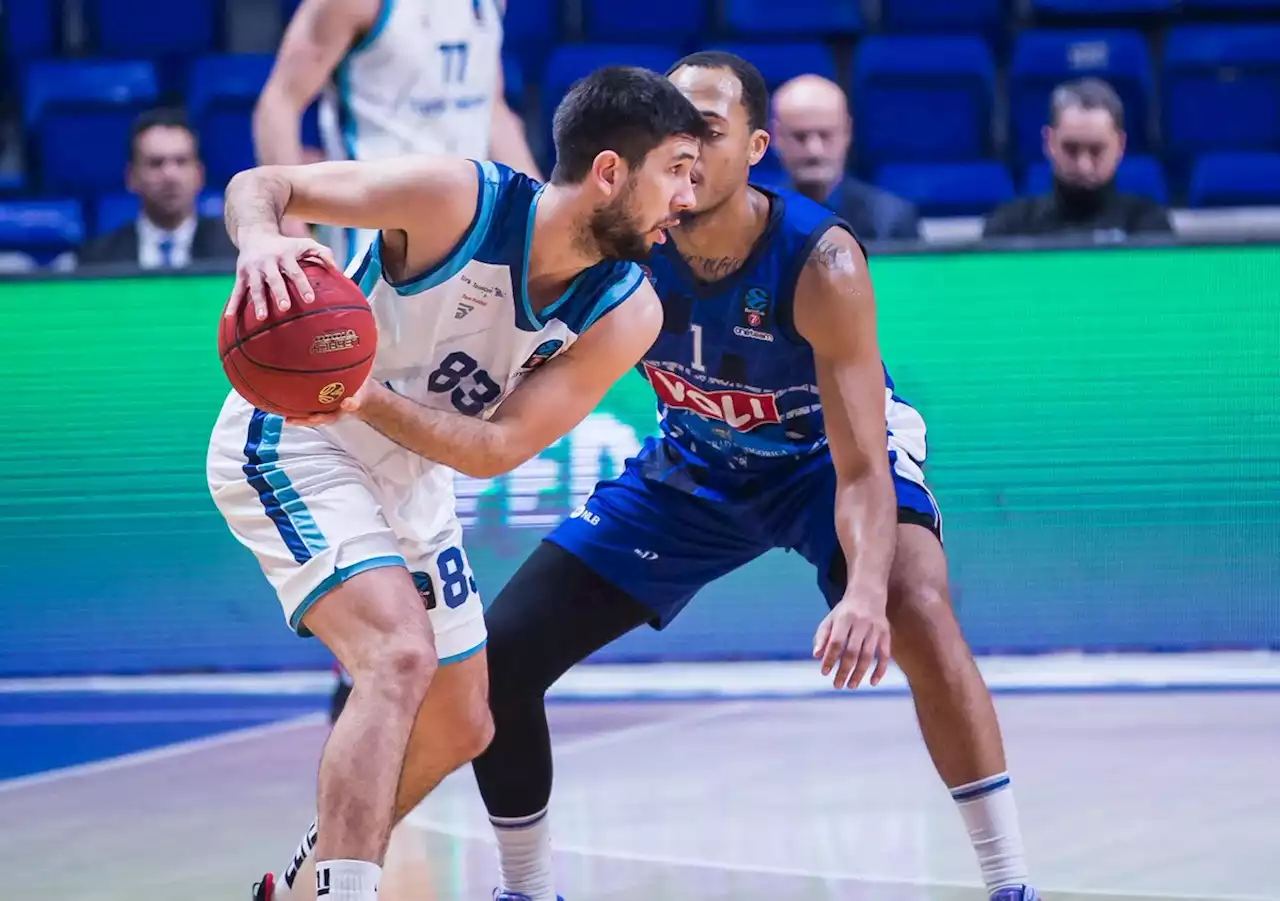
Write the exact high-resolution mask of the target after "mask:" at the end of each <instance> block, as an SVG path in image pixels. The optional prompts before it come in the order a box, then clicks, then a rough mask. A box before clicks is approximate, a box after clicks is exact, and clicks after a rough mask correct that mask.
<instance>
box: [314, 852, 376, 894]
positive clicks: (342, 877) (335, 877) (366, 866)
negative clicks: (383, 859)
mask: <svg viewBox="0 0 1280 901" xmlns="http://www.w3.org/2000/svg"><path fill="white" fill-rule="evenodd" d="M381 877H382V867H380V866H378V865H377V864H376V863H370V862H369V861H367V860H319V861H316V901H378V880H379V879H380V878H381Z"/></svg>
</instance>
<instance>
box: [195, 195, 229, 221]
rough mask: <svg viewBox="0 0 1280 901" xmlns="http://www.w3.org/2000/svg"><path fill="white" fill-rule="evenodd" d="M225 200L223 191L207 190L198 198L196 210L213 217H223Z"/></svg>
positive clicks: (200, 213) (202, 214)
mask: <svg viewBox="0 0 1280 901" xmlns="http://www.w3.org/2000/svg"><path fill="white" fill-rule="evenodd" d="M224 200H225V198H224V197H223V196H222V192H221V191H205V192H204V193H203V194H201V195H200V196H199V197H197V198H196V212H197V213H198V214H199V215H201V216H208V217H210V218H211V219H221V218H222V212H223V201H224Z"/></svg>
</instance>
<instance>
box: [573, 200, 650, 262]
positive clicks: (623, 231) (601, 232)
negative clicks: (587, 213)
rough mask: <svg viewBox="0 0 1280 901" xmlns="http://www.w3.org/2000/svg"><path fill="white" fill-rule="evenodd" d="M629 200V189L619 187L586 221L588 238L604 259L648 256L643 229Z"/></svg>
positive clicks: (628, 258)
mask: <svg viewBox="0 0 1280 901" xmlns="http://www.w3.org/2000/svg"><path fill="white" fill-rule="evenodd" d="M630 200H631V191H630V189H628V190H625V191H622V192H621V193H620V194H618V196H617V197H615V198H613V199H612V200H610V201H609V202H608V203H607V204H605V205H604V206H602V207H598V208H597V209H596V210H595V211H593V212H592V214H591V218H590V219H589V220H588V221H587V230H588V231H589V232H590V234H591V241H592V243H593V244H595V246H596V249H597V250H598V251H599V253H600V256H602V257H604V259H606V260H633V261H636V262H641V261H643V260H645V259H647V258H648V256H649V244H650V242H649V240H648V238H647V237H646V235H647V232H646V231H645V229H644V228H643V226H642V225H641V224H640V223H639V222H638V221H636V216H635V215H634V214H633V213H632V212H631V204H630Z"/></svg>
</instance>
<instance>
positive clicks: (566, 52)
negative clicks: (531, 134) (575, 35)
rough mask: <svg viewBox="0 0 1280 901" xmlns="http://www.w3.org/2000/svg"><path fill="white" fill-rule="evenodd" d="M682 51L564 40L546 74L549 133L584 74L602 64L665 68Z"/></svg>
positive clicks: (544, 96)
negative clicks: (559, 109) (558, 107)
mask: <svg viewBox="0 0 1280 901" xmlns="http://www.w3.org/2000/svg"><path fill="white" fill-rule="evenodd" d="M516 5H519V4H516ZM680 55H681V54H680V51H679V50H677V49H676V48H675V47H669V46H664V45H660V44H563V45H561V46H559V47H557V48H555V50H553V51H552V53H551V57H550V58H549V59H548V60H547V67H546V70H545V71H544V72H543V75H542V114H543V120H544V122H545V125H546V129H547V134H548V135H549V134H550V133H551V117H552V115H553V114H554V113H555V109H556V105H557V104H558V103H559V102H560V98H562V97H563V96H564V95H565V92H566V91H568V90H569V88H570V87H572V86H573V83H574V82H576V81H577V80H578V79H580V78H582V77H583V76H586V75H590V74H591V73H592V72H593V71H595V70H596V69H598V68H600V67H601V66H642V67H644V68H646V69H653V70H654V71H656V72H665V71H666V70H667V69H668V68H669V67H670V66H671V64H672V63H674V62H675V61H676V60H677V59H679V58H680Z"/></svg>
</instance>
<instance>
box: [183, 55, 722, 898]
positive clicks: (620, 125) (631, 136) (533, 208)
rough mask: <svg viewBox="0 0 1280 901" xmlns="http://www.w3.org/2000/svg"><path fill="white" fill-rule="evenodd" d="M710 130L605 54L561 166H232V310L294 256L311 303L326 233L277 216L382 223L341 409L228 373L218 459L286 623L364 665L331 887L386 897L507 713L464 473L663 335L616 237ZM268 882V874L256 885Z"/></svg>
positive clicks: (343, 777) (658, 217) (322, 876)
mask: <svg viewBox="0 0 1280 901" xmlns="http://www.w3.org/2000/svg"><path fill="white" fill-rule="evenodd" d="M705 128H706V126H705V125H704V124H703V120H702V118H701V117H700V116H699V114H698V113H697V111H696V110H695V109H694V108H693V106H692V105H690V104H689V102H688V101H687V100H685V98H684V97H683V95H681V94H680V92H679V91H678V90H676V89H675V88H674V86H672V85H671V84H670V83H669V82H668V81H667V80H666V79H665V78H663V77H662V76H661V75H658V74H657V73H654V72H649V71H647V70H643V69H629V68H610V69H603V70H600V71H599V72H596V73H594V74H593V75H591V76H589V77H588V78H586V79H584V80H583V81H582V82H580V83H579V84H578V85H577V86H576V87H575V88H574V89H573V90H572V91H571V92H570V93H569V94H568V95H567V96H566V97H565V99H564V100H563V101H562V103H561V105H560V107H559V109H558V110H557V112H556V118H555V142H556V149H557V157H558V160H557V163H556V169H555V172H554V173H553V174H552V179H551V183H550V184H548V185H539V184H538V183H537V182H535V181H533V180H532V179H530V178H529V177H527V176H525V175H522V174H518V173H516V172H514V171H513V170H511V169H510V168H508V167H506V166H502V165H499V164H495V163H492V162H474V161H470V160H465V159H460V158H457V157H446V156H414V157H399V158H396V159H394V160H380V161H367V162H365V161H361V162H323V163H315V164H312V165H308V166H268V167H262V168H258V169H252V170H249V171H247V172H242V173H240V174H239V175H237V176H236V177H235V178H234V179H232V181H231V184H230V185H229V186H228V188H227V195H226V218H227V229H228V231H229V232H230V234H231V236H232V238H233V239H234V240H235V242H236V245H237V246H238V247H239V249H240V259H239V263H238V267H237V281H236V288H235V289H234V291H233V293H232V297H231V300H230V302H229V303H228V306H227V315H229V316H230V315H236V311H237V309H238V308H239V306H240V305H241V304H242V303H245V302H248V303H252V304H253V306H254V308H255V310H256V315H257V316H258V317H259V318H263V317H264V316H265V315H266V312H267V304H268V303H269V302H274V303H275V304H276V306H277V307H278V308H280V309H282V310H283V309H286V308H287V307H288V306H289V297H288V294H287V292H286V291H285V289H284V280H285V279H291V280H292V281H293V282H294V283H295V284H296V285H297V286H298V288H299V290H300V291H301V292H302V293H301V297H302V300H303V302H306V300H307V294H308V293H309V290H310V289H309V288H308V287H307V282H306V279H305V278H304V277H303V276H302V273H301V270H300V268H299V266H298V264H297V260H298V259H299V258H302V257H306V256H312V257H320V258H322V259H323V258H325V257H326V256H327V253H328V252H327V250H326V249H325V248H323V247H322V246H321V245H319V244H317V243H315V242H313V241H311V240H309V239H305V238H292V237H287V236H285V235H283V234H282V232H281V229H280V223H281V220H282V219H283V218H284V217H285V216H286V215H294V216H297V217H299V218H301V219H303V220H305V221H309V222H318V223H326V224H333V225H339V226H355V227H360V228H368V229H376V230H378V234H379V238H378V239H377V240H375V241H374V243H373V244H372V245H371V246H370V248H369V250H368V251H367V252H366V254H365V255H364V257H363V259H362V261H361V262H360V263H359V264H358V265H357V266H353V267H352V270H351V277H352V278H353V280H355V281H356V282H357V283H358V284H359V285H360V287H361V289H362V290H363V291H364V293H365V294H366V296H367V297H368V298H369V302H370V304H371V306H372V307H373V311H374V314H375V316H376V318H377V322H378V347H377V354H376V357H375V363H374V368H373V374H372V376H371V377H370V378H369V380H368V381H367V382H365V384H364V385H363V386H362V387H361V388H360V389H359V390H358V391H356V392H355V393H354V394H353V395H352V396H351V397H349V398H346V399H344V400H343V402H342V404H341V412H340V413H338V414H327V415H324V416H319V417H312V418H304V419H300V420H290V421H285V420H284V419H282V418H281V417H280V416H277V415H273V414H270V413H267V412H265V411H262V410H258V409H255V408H254V407H253V406H252V405H250V404H249V403H248V402H247V401H245V400H243V399H242V398H241V397H240V396H239V395H238V394H236V393H235V392H232V393H231V394H230V395H229V396H228V397H227V400H226V402H225V404H224V405H223V408H222V412H221V413H220V415H219V416H218V420H217V423H216V425H215V426H214V429H213V435H212V437H211V440H210V445H209V452H208V462H207V472H208V481H209V487H210V490H211V493H212V495H213V499H214V501H215V503H216V504H217V506H218V509H219V510H220V511H221V512H222V514H223V516H224V517H225V519H226V520H227V523H228V525H229V527H230V529H231V532H232V533H233V534H234V535H235V537H236V538H237V539H238V540H239V541H240V542H241V543H243V544H244V545H245V546H246V547H248V548H249V549H250V550H251V551H252V552H253V553H254V555H255V556H256V557H257V559H258V562H259V564H260V566H261V568H262V570H263V572H264V574H265V575H266V577H267V579H268V580H269V581H270V582H271V584H272V586H273V587H274V588H275V590H276V593H277V595H278V597H279V599H280V602H281V604H282V606H283V608H284V615H285V618H286V620H287V621H288V623H289V625H290V626H291V627H292V628H293V629H294V630H296V631H297V632H298V634H299V635H303V636H307V635H314V636H316V637H318V638H319V639H320V640H321V641H323V642H324V643H325V645H326V646H327V647H328V648H329V649H330V650H331V651H332V652H333V653H334V654H335V655H336V656H337V658H338V660H339V661H340V662H341V663H342V665H343V666H344V667H346V668H347V670H348V671H349V672H350V673H351V674H352V675H353V677H354V681H355V688H354V689H353V691H352V693H351V696H350V698H349V700H348V701H347V704H346V708H345V710H344V711H343V715H342V716H341V717H340V718H339V720H338V722H337V723H336V725H335V726H334V728H333V731H332V732H331V734H330V736H329V741H328V743H327V745H326V746H325V750H324V755H323V757H322V759H321V763H320V775H319V792H318V799H317V820H318V823H319V824H320V828H319V838H318V841H317V842H316V844H315V860H316V861H317V863H316V877H315V885H316V894H317V895H318V896H323V897H324V898H325V899H326V901H374V899H375V898H376V896H377V890H378V884H379V879H380V876H381V865H382V862H383V855H384V853H385V851H386V844H387V840H388V836H389V833H390V830H391V827H392V825H393V824H394V823H395V821H396V820H397V819H399V818H400V817H401V816H403V815H404V814H405V813H407V812H408V810H407V807H408V806H409V805H410V804H412V803H416V802H417V800H418V799H419V798H421V797H423V796H424V795H426V794H427V793H428V791H430V789H431V788H433V787H434V786H435V785H436V784H437V783H438V782H439V781H440V780H441V779H442V778H444V776H446V775H447V774H448V773H449V772H451V771H452V770H454V769H456V768H457V767H459V766H461V765H463V764H464V763H466V762H467V761H469V760H470V759H471V758H473V757H474V756H475V755H477V754H478V753H480V752H481V751H482V750H483V749H484V747H485V746H486V745H487V743H488V741H489V739H490V737H491V735H492V723H491V720H490V718H489V711H488V704H487V660H486V658H485V652H484V645H485V626H484V618H483V610H482V607H481V604H480V598H479V594H478V592H477V586H476V581H475V578H474V576H473V574H472V573H471V570H470V567H469V565H468V563H467V558H466V555H465V553H464V552H463V550H462V530H461V527H460V525H459V522H458V519H457V517H456V515H455V512H454V497H453V471H454V470H457V471H460V472H464V473H467V474H469V475H472V476H475V477H478V478H487V477H492V476H496V475H499V474H501V473H505V472H508V471H510V470H512V469H514V468H515V467H516V466H518V465H520V464H521V463H523V462H525V461H526V460H528V459H530V458H531V457H533V456H534V455H535V454H537V453H539V452H540V451H541V450H543V449H544V448H546V447H547V446H548V445H550V444H552V443H554V442H555V441H557V440H559V439H560V438H561V437H562V436H563V435H565V434H566V433H567V432H568V431H569V430H570V429H572V428H573V427H574V426H575V425H577V424H578V423H579V422H580V421H581V420H582V419H583V418H584V417H585V416H586V415H587V414H588V413H589V412H591V410H592V409H593V408H594V407H595V406H596V404H597V403H599V401H600V400H601V398H602V397H603V396H604V394H605V392H606V391H607V390H608V389H609V387H610V386H611V385H612V384H613V383H614V382H615V381H616V380H617V379H618V378H620V377H621V376H622V375H623V374H624V373H625V372H626V371H627V370H628V369H629V368H631V367H632V366H633V365H635V363H636V361H637V360H638V359H639V358H640V356H641V354H642V353H643V352H644V351H645V350H646V349H647V348H648V347H649V346H650V344H652V342H653V340H654V338H655V337H656V335H657V332H658V329H659V327H660V325H661V319H662V311H661V306H660V303H659V301H658V298H657V297H656V296H655V295H654V293H653V290H652V288H651V287H650V286H649V284H648V282H647V280H646V279H645V278H644V275H643V273H642V271H641V269H640V268H639V266H637V265H636V264H635V263H632V262H626V261H627V260H631V259H640V258H643V256H644V255H645V254H646V253H647V252H648V250H649V248H650V247H651V246H652V245H653V243H654V242H655V241H662V240H664V232H663V229H664V228H666V227H668V226H670V225H674V224H675V223H676V222H677V221H678V216H679V214H680V213H681V212H682V211H683V210H687V209H689V208H690V207H692V205H693V187H692V184H691V181H690V171H691V169H692V166H693V164H694V162H695V160H696V158H697V154H698V150H699V141H700V139H701V138H702V137H703V135H704V132H705ZM499 405H500V406H499ZM406 755H407V756H406ZM397 786H398V787H399V797H400V799H401V800H400V802H399V803H397ZM404 799H408V800H407V801H406V800H404ZM291 876H295V877H296V873H292V872H291ZM286 881H291V880H286ZM273 895H274V888H273V879H271V878H270V877H268V878H266V879H265V880H264V881H263V882H262V883H260V884H259V885H258V886H256V887H255V897H256V898H259V899H270V898H272V897H273ZM303 897H306V895H303Z"/></svg>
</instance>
